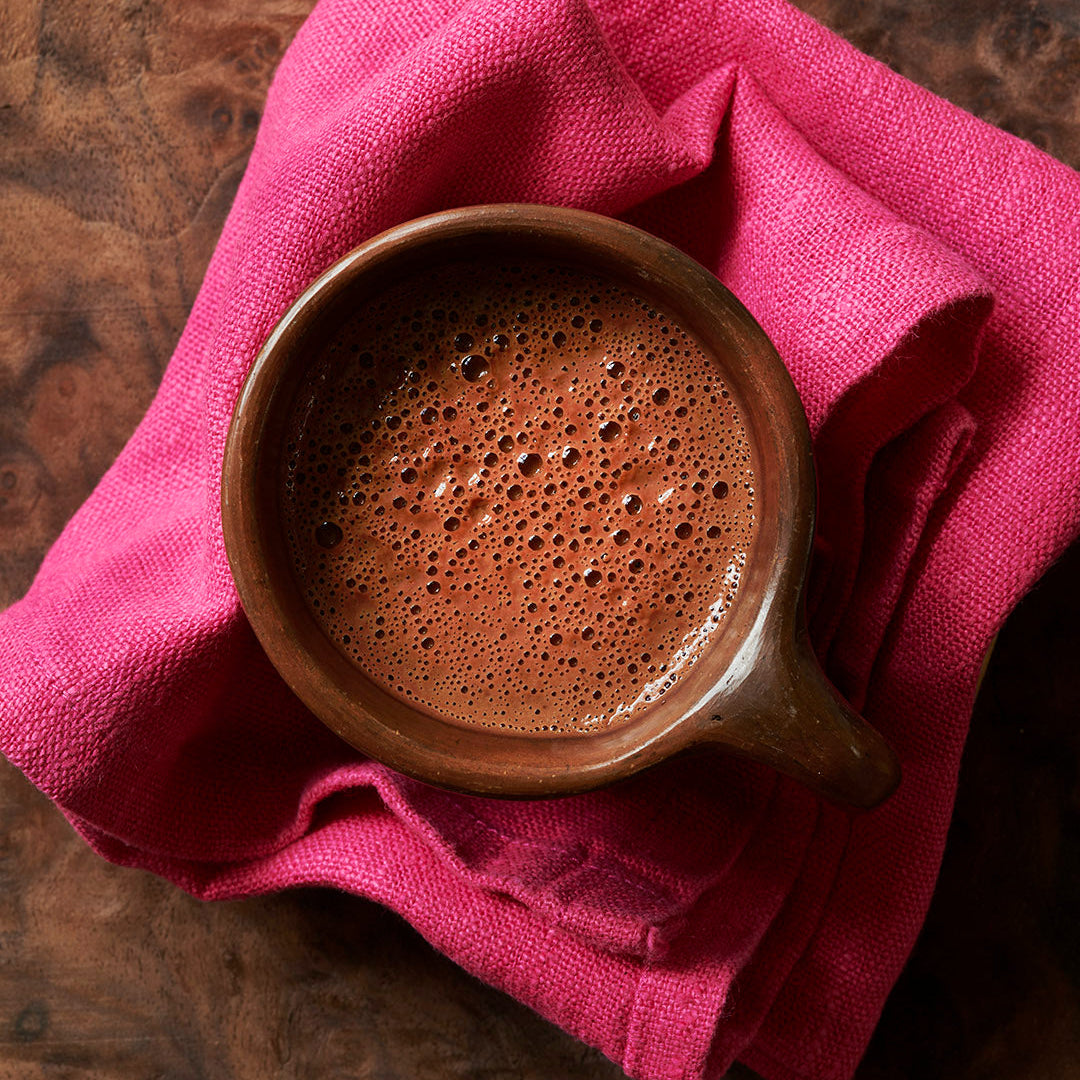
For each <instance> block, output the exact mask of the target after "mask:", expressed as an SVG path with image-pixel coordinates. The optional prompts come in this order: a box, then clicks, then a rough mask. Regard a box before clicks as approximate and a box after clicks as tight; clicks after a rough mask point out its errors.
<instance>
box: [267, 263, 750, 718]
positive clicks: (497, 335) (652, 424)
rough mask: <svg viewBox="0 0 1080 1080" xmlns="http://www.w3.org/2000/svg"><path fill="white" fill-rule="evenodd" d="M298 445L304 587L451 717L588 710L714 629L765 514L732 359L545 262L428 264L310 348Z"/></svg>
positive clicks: (382, 662)
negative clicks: (719, 357) (733, 383)
mask: <svg viewBox="0 0 1080 1080" xmlns="http://www.w3.org/2000/svg"><path fill="white" fill-rule="evenodd" d="M309 378H310V380H311V385H312V386H315V385H316V384H317V385H318V386H319V391H318V393H301V394H300V395H298V398H297V400H298V401H299V402H303V403H304V405H303V406H302V407H298V408H297V409H296V411H295V414H294V416H293V420H292V424H291V430H290V432H289V435H288V439H289V453H288V456H287V460H286V462H285V485H286V499H285V505H286V518H287V526H288V533H289V542H290V548H291V551H292V556H293V561H294V565H295V567H296V571H297V574H298V577H299V579H300V580H301V581H303V582H304V583H305V587H306V591H307V599H308V603H309V606H310V607H311V610H312V612H313V614H314V615H315V617H316V618H317V619H318V621H319V622H320V623H321V624H322V625H323V627H324V628H325V629H326V631H327V632H328V634H329V635H330V636H331V637H332V638H333V639H334V640H335V641H336V642H337V643H338V647H339V648H340V649H341V650H342V651H343V652H345V653H346V655H348V656H350V657H351V658H352V659H353V660H354V661H355V662H356V663H357V664H359V665H360V666H361V667H362V668H364V670H365V671H367V673H368V674H369V675H370V676H371V677H372V678H374V679H375V680H376V681H377V682H379V683H381V684H382V685H384V686H385V687H387V688H388V689H389V690H390V691H391V692H393V693H395V694H397V695H398V696H399V697H401V698H403V699H405V700H406V701H410V702H412V703H413V704H415V705H417V706H420V707H423V708H427V709H430V710H433V711H435V712H436V713H438V714H440V715H443V716H445V717H447V718H448V719H451V720H453V721H456V722H458V723H462V724H466V725H475V726H483V727H493V728H496V729H499V728H502V729H507V730H512V731H518V732H530V733H551V732H571V733H573V732H588V731H592V730H597V729H601V728H604V727H608V726H610V725H612V724H616V723H623V722H625V721H626V720H628V719H629V718H631V717H632V716H634V715H636V713H637V712H638V711H640V709H641V708H643V707H645V706H646V705H648V703H649V702H650V701H654V700H656V699H657V698H658V697H660V696H662V695H663V694H665V693H667V692H668V691H669V690H670V689H671V687H672V686H674V685H675V683H676V682H677V681H678V679H679V677H680V675H681V673H683V672H684V671H686V670H688V669H689V668H690V667H692V666H693V664H694V662H695V661H696V660H697V658H698V656H699V655H700V653H701V650H702V649H703V648H704V646H705V644H707V642H708V640H709V639H710V636H711V635H712V634H714V633H717V632H721V630H722V624H723V621H724V618H725V616H726V614H727V612H728V611H729V609H730V608H731V605H732V603H733V602H734V599H735V594H736V592H737V589H738V585H739V581H740V578H741V575H742V572H743V567H744V566H745V563H746V558H747V552H748V551H749V550H750V548H751V545H752V543H753V537H754V532H755V503H754V474H753V457H752V448H751V446H750V440H749V437H748V435H747V432H746V429H745V425H744V423H743V421H742V419H741V416H740V410H739V405H738V403H737V401H736V399H735V396H734V395H733V393H732V391H731V388H730V387H729V386H728V385H727V384H726V382H725V380H724V377H723V371H722V369H721V368H720V367H719V365H718V364H717V363H716V361H714V360H712V359H710V358H709V357H708V356H707V355H706V354H705V353H704V351H703V350H702V349H701V347H700V345H699V344H698V343H697V341H696V340H695V339H694V337H693V336H692V335H691V334H690V333H689V332H688V331H686V330H685V329H684V328H683V327H681V326H680V325H679V324H678V322H677V321H676V320H675V319H674V318H672V317H671V316H670V315H669V314H667V313H664V312H662V311H658V310H657V309H656V308H655V307H654V306H652V304H651V303H650V302H649V301H648V300H646V299H643V298H641V297H639V296H636V295H635V294H634V293H632V292H630V291H628V290H626V289H624V288H623V287H621V286H619V285H617V284H614V283H610V282H606V281H604V280H601V279H599V278H593V277H590V276H589V275H587V274H584V273H582V272H580V271H577V270H575V269H572V268H568V267H563V266H559V265H556V264H549V263H542V262H526V263H525V264H524V265H522V264H518V265H510V264H506V265H500V264H496V265H485V266H483V267H481V266H479V265H476V264H468V265H461V266H452V267H445V268H442V269H437V270H432V271H428V272H425V273H424V274H423V275H417V277H416V278H415V279H414V280H413V281H412V282H411V283H405V284H401V285H396V286H392V287H390V288H388V289H386V290H385V291H384V292H383V293H382V294H380V295H376V296H375V297H374V298H372V299H370V300H368V301H366V302H365V303H364V304H363V305H361V306H360V307H359V309H358V310H357V311H356V312H355V314H354V315H353V316H351V319H350V321H348V322H347V323H346V324H345V325H343V327H342V329H341V332H340V334H339V335H338V337H337V339H336V340H335V341H333V342H332V343H331V344H330V345H329V346H328V347H326V349H325V350H324V352H323V354H322V355H321V356H320V357H318V358H317V362H316V363H315V364H313V366H312V373H311V375H310V376H309Z"/></svg>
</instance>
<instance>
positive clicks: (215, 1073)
mask: <svg viewBox="0 0 1080 1080" xmlns="http://www.w3.org/2000/svg"><path fill="white" fill-rule="evenodd" d="M309 6H310V5H309V3H308V0H258V2H254V3H251V4H248V5H245V4H242V3H240V2H239V0H226V2H223V3H219V4H211V3H199V4H184V3H182V2H181V0H166V2H164V3H159V4H151V3H147V2H145V0H111V2H108V3H106V4H105V5H90V4H86V3H79V2H77V0H0V27H3V39H2V44H0V253H2V263H0V265H2V266H3V270H2V271H0V274H2V281H3V283H4V286H5V287H4V291H3V294H2V299H0V340H2V342H3V350H2V353H0V606H2V605H5V604H7V603H10V602H12V601H14V600H15V599H16V598H17V597H19V596H20V595H21V594H22V593H23V592H24V591H25V590H26V589H27V587H28V586H29V584H30V581H31V578H32V576H33V573H34V570H35V568H36V567H37V565H38V564H39V562H40V560H41V558H42V556H43V555H44V552H45V550H46V548H47V547H48V545H49V544H50V543H51V541H52V540H53V539H54V538H55V537H56V535H57V534H58V533H59V531H60V529H61V528H62V526H63V524H64V522H65V521H66V520H67V519H68V517H69V516H70V515H71V514H72V512H73V511H74V510H75V508H76V507H77V506H78V505H79V504H80V503H81V502H82V501H83V500H84V499H85V498H86V496H87V495H88V494H89V493H90V491H91V490H92V488H93V486H94V484H95V483H96V481H97V480H98V478H99V477H100V476H101V474H102V472H103V471H104V470H105V468H106V467H107V466H108V465H109V463H110V462H111V461H112V459H113V458H114V457H115V455H116V454H117V453H118V452H119V450H120V448H121V447H122V446H123V444H124V442H125V440H126V439H127V437H128V435H129V434H130V432H131V430H132V428H133V427H134V425H135V423H136V422H137V421H138V419H139V417H140V416H141V415H142V413H143V411H144V410H145V408H146V406H147V404H148V403H149V401H150V398H151V396H152V394H153V392H154V388H155V386H156V384H157V381H158V379H159V378H160V376H161V373H162V370H163V368H164V365H165V363H166V361H167V359H168V357H169V355H170V354H171V352H172V349H173V346H174V344H175V341H176V339H177V337H178V335H179V333H180V330H181V328H182V326H183V324H184V320H185V318H186V315H187V312H188V309H189V307H190V305H191V303H192V301H193V299H194V296H195V293H196V291H197V289H198V286H199V283H200V280H201V278H202V274H203V272H204V269H205V266H206V263H207V261H208V259H209V256H210V253H211V251H212V249H213V246H214V242H215V240H216V237H217V234H218V231H219V230H220V227H221V225H222V222H223V220H224V217H225V214H226V212H227V210H228V207H229V204H230V201H231V199H232V196H233V193H234V191H235V189H236V184H237V182H238V181H239V178H240V175H241V172H242V170H243V167H244V162H245V161H246V158H247V154H248V153H249V151H250V148H251V144H252V139H253V137H254V133H255V130H256V128H257V126H258V122H259V116H260V109H261V105H262V101H263V97H264V94H265V91H266V87H267V84H268V81H269V78H270V75H271V73H272V71H273V69H274V66H275V64H276V63H277V61H278V59H279V58H280V56H281V54H282V52H283V50H284V48H285V47H286V45H287V44H288V42H289V40H290V39H291V37H292V35H293V34H294V33H295V31H296V29H297V27H298V26H299V25H300V23H301V22H302V20H303V18H304V16H305V14H306V13H307V10H308V8H309ZM801 6H803V7H805V8H806V10H808V11H810V12H811V14H813V15H815V16H816V17H818V18H820V19H822V20H823V21H825V22H826V23H828V24H830V25H831V26H833V27H834V28H835V29H837V30H838V31H840V32H841V33H842V34H845V35H846V36H847V37H849V38H850V39H851V40H852V41H854V42H855V43H856V44H857V45H858V46H860V47H861V48H863V49H865V50H866V51H868V52H870V53H872V54H874V55H876V56H878V57H879V58H881V59H883V60H885V61H886V62H887V63H889V64H891V65H892V66H893V67H895V68H897V69H898V70H900V71H902V72H903V73H904V74H906V75H908V76H909V77H911V78H913V79H915V80H916V81H919V82H922V83H924V84H925V85H927V86H929V87H931V88H932V89H934V90H936V91H937V92H938V93H941V94H943V95H944V96H946V97H949V98H951V99H952V100H954V101H956V102H957V103H959V104H960V105H963V106H965V107H966V108H969V109H971V110H972V111H974V112H976V113H978V114H979V115H981V116H983V117H984V118H985V119H987V120H989V121H990V122H992V123H995V124H999V125H1001V126H1002V127H1005V128H1006V129H1008V130H1010V131H1013V132H1015V133H1017V134H1019V135H1021V136H1023V137H1025V138H1029V139H1031V140H1032V141H1033V142H1035V143H1036V144H1038V145H1039V146H1042V147H1043V148H1044V149H1046V150H1048V151H1049V152H1050V153H1052V154H1055V155H1056V156H1058V157H1059V158H1061V159H1062V160H1064V161H1066V162H1068V163H1070V164H1072V165H1073V166H1077V165H1080V89H1078V79H1077V74H1078V72H1080V6H1077V5H1076V4H1075V3H1073V2H1072V0H1031V2H1028V3H1022V4H1021V3H1011V2H1009V0H955V2H953V0H910V2H907V3H897V2H896V0H801ZM1078 601H1080V550H1074V551H1073V552H1071V553H1070V555H1069V556H1068V557H1067V558H1066V559H1065V560H1064V561H1063V562H1062V563H1061V564H1060V565H1059V566H1058V567H1056V568H1055V569H1054V570H1053V571H1051V573H1050V575H1049V577H1048V578H1047V580H1046V582H1045V583H1044V584H1043V585H1042V586H1041V587H1040V588H1039V589H1038V590H1036V592H1035V593H1034V594H1033V595H1032V596H1031V597H1030V598H1029V599H1028V600H1026V601H1025V602H1024V604H1023V605H1022V606H1021V608H1020V609H1019V610H1018V611H1017V613H1016V614H1015V616H1014V617H1013V619H1012V620H1011V621H1010V623H1009V625H1008V626H1007V627H1006V629H1005V631H1004V633H1003V634H1002V636H1001V639H1000V642H999V646H998V649H997V652H996V654H995V657H994V660H993V663H992V664H991V667H990V671H989V675H988V678H987V681H986V684H985V687H984V691H983V694H982V697H981V699H980V702H979V707H978V715H977V717H976V721H975V725H974V729H973V734H972V738H971V741H970V744H969V747H968V750H967V754H966V758H965V765H964V771H963V776H962V782H961V790H960V797H959V803H958V807H957V813H956V818H955V822H954V825H953V829H952V832H951V834H950V840H949V847H948V851H947V854H946V859H945V865H944V868H943V871H942V876H941V881H940V885H939V888H938V891H937V896H936V900H935V902H934V905H933V908H932V910H931V913H930V917H929V920H928V922H927V926H926V929H925V931H924V933H923V935H922V938H921V940H920V943H919V945H918V947H917V949H916V951H915V954H914V956H913V957H912V960H911V962H910V964H909V966H908V969H907V971H906V973H905V974H904V976H903V977H902V979H901V980H900V983H899V985H898V986H897V988H896V991H895V992H894V994H893V996H892V999H891V1000H890V1002H889V1005H888V1008H887V1009H886V1012H885V1016H884V1018H883V1020H882V1023H881V1025H880V1028H879V1030H878V1033H877V1035H876V1037H875V1040H874V1043H873V1046H872V1048H871V1050H870V1053H869V1055H868V1057H867V1059H866V1061H865V1063H864V1065H863V1067H862V1069H861V1072H860V1075H861V1077H863V1080H891V1078H893V1077H896V1078H913V1077H918V1078H919V1080H933V1078H934V1077H937V1076H942V1077H949V1078H950V1080H958V1078H969V1077H970V1078H975V1077H980V1078H989V1080H996V1078H999V1077H1000V1078H1005V1077H1008V1078H1010V1080H1027V1078H1030V1080H1035V1078H1036V1077H1055V1078H1056V1077H1066V1076H1070V1075H1080V929H1078V927H1080V920H1077V918H1076V917H1075V916H1076V912H1077V910H1078V909H1080V735H1078V730H1077V724H1076V718H1077V716H1078V715H1080V679H1078V678H1077V676H1076V675H1075V674H1074V673H1073V672H1074V668H1075V657H1076V656H1077V655H1080V629H1078V626H1080V624H1078V623H1077V620H1076V619H1075V611H1076V609H1077V605H1078ZM622 1075H623V1074H622V1073H621V1071H620V1070H619V1069H617V1068H616V1067H615V1066H613V1065H611V1064H610V1063H609V1062H607V1061H606V1060H604V1059H603V1058H602V1057H600V1055H598V1054H597V1053H595V1052H594V1051H592V1050H589V1049H588V1048H586V1047H584V1046H582V1045H581V1044H580V1043H577V1042H576V1041H575V1040H573V1039H572V1038H570V1037H569V1036H567V1035H564V1034H563V1033H562V1032H560V1031H558V1030H556V1029H554V1028H552V1027H551V1026H550V1025H548V1024H546V1023H545V1022H543V1021H541V1020H540V1019H538V1018H537V1017H535V1016H534V1015H533V1014H531V1013H530V1012H529V1011H528V1010H526V1009H525V1008H523V1007H522V1006H519V1005H518V1004H516V1003H515V1002H513V1001H510V1000H509V999H507V998H505V997H503V996H502V995H500V994H498V993H497V992H495V991H493V990H491V989H489V988H488V987H485V986H483V985H481V984H480V983H478V982H476V981H475V980H473V979H471V978H470V977H468V976H467V975H465V974H463V973H462V972H461V971H459V970H458V969H457V968H456V967H454V966H453V965H452V964H450V963H449V962H448V961H446V960H444V959H443V958H441V957H440V956H438V955H437V954H435V953H434V952H432V950H431V949H430V948H429V947H428V946H427V945H426V944H425V943H424V942H423V941H422V940H421V939H420V938H419V937H418V936H417V935H416V934H415V933H414V932H413V931H412V930H411V929H410V928H409V927H407V926H406V925H404V924H403V923H402V922H401V921H400V920H398V919H397V918H396V917H395V916H393V915H391V914H389V913H387V912H386V911H384V910H382V909H381V908H378V907H376V906H375V905H373V904H370V903H366V902H364V901H362V900H358V899H356V898H354V897H349V896H344V895H341V894H337V893H332V892H329V891H322V890H309V891H301V892H294V893H288V894H285V895H280V896H275V897H270V898H266V899H261V900H253V901H248V902H244V903H230V904H216V905H208V904H201V903H198V902H196V901H194V900H191V899H190V898H188V897H187V896H185V895H184V894H182V893H181V892H179V891H178V890H177V889H175V888H173V887H171V886H169V885H166V884H165V883H163V882H162V881H159V880H158V879H156V878H153V877H151V876H150V875H148V874H144V873H140V872H136V871H129V870H121V869H118V868H116V867H112V866H109V865H107V864H106V863H104V862H102V861H101V860H99V859H98V858H97V857H96V856H94V855H92V854H91V853H90V851H89V850H88V849H87V848H86V847H85V846H84V845H83V843H82V842H81V841H80V840H79V839H78V838H77V837H76V836H75V835H74V834H73V833H72V831H71V830H70V828H69V827H68V826H67V824H66V822H65V821H64V820H63V818H62V817H61V816H60V814H59V813H58V812H57V811H56V810H55V809H54V808H53V806H52V805H51V804H50V803H49V802H48V801H47V800H46V799H45V798H44V797H43V796H41V795H40V794H39V793H38V792H36V791H35V790H34V789H33V788H31V787H30V786H29V784H27V782H26V781H25V780H24V779H23V778H22V776H21V775H20V774H19V773H18V772H16V771H15V770H14V769H13V768H11V767H10V766H7V765H6V764H4V763H2V762H0V1078H5V1077H20V1078H21V1077H30V1076H35V1077H37V1076H48V1077H88V1076H89V1077H105V1078H113V1077H118V1078H119V1077H128V1076H131V1077H168V1078H170V1080H181V1078H192V1080H195V1078H209V1080H216V1078H233V1077H235V1078H248V1077H251V1078H264V1077H268V1076H297V1077H313V1076H318V1077H342V1078H344V1077H350V1078H353V1077H355V1078H376V1077H378V1078H379V1080H394V1078H399V1077H400V1078H402V1080H405V1078H409V1080H415V1078H427V1077H431V1078H440V1080H441V1078H445V1077H470V1078H473V1077H486V1078H489V1080H495V1078H497V1077H506V1078H509V1077H517V1078H533V1077H535V1078H548V1077H563V1078H578V1077H580V1078H589V1080H599V1078H601V1077H603V1078H613V1077H619V1076H622Z"/></svg>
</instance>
